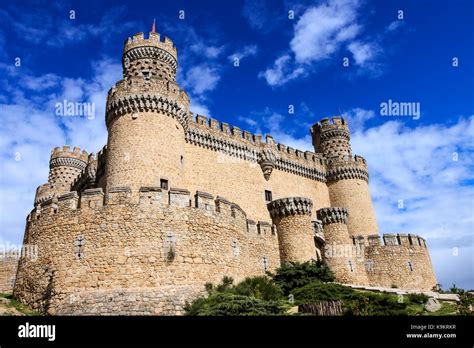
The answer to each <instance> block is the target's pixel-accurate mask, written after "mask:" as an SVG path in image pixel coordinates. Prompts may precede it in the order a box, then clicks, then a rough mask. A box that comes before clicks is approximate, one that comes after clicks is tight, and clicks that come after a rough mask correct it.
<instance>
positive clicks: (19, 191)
mask: <svg viewBox="0 0 474 348" xmlns="http://www.w3.org/2000/svg"><path fill="white" fill-rule="evenodd" d="M71 10H72V11H74V14H75V18H74V19H71V18H70V17H71V13H70V11H71ZM179 11H184V19H180V18H179V14H180V12H179ZM291 11H292V12H291ZM400 11H402V12H400ZM473 12H474V11H473V3H472V2H471V1H468V0H466V1H459V0H457V1H456V0H454V1H428V0H426V1H422V0H418V1H412V0H407V1H403V0H397V1H387V0H385V1H373V2H370V1H360V0H326V1H288V0H282V1H277V0H272V1H257V0H255V1H199V2H198V1H153V2H149V1H133V3H127V2H125V1H95V2H89V1H87V2H86V1H71V2H67V1H64V2H61V4H56V3H53V2H50V1H28V2H24V1H16V2H14V3H12V2H10V1H4V0H1V1H0V117H1V118H2V121H3V122H2V124H1V125H0V144H1V147H0V151H1V152H0V155H1V161H2V166H1V168H2V170H1V182H0V212H1V216H0V218H1V220H0V227H1V228H0V242H1V243H6V242H9V243H12V244H18V243H21V239H22V236H23V229H24V219H25V216H26V214H27V213H28V212H29V211H30V209H31V208H32V201H33V197H34V191H35V189H36V187H37V186H38V185H40V184H42V183H44V182H46V180H47V173H48V159H49V151H50V149H51V148H53V147H55V146H58V145H63V144H66V143H67V144H70V145H72V146H79V147H81V148H84V149H86V150H88V151H98V150H99V149H100V148H101V147H102V146H103V145H104V144H105V142H106V129H105V125H104V106H105V98H106V94H107V91H108V89H109V88H110V87H111V86H112V85H113V84H114V83H115V82H116V81H117V80H119V79H120V78H121V53H122V49H123V42H124V40H125V39H126V38H127V37H128V36H130V35H133V34H134V33H136V32H139V31H144V32H148V31H149V30H150V28H151V23H152V21H153V18H156V27H157V31H158V32H160V33H162V34H163V35H167V36H169V37H170V38H171V39H172V40H173V41H174V43H175V45H176V46H177V48H178V59H179V64H180V68H179V71H178V81H179V83H180V84H181V86H182V87H184V88H185V89H186V91H187V92H188V93H189V95H190V97H191V101H192V104H191V111H193V112H195V113H201V114H205V115H210V116H212V117H214V118H217V119H219V120H220V121H224V122H227V123H229V124H233V125H237V126H239V127H240V128H242V129H246V130H249V131H252V132H255V133H257V132H259V133H264V134H266V133H269V134H272V135H273V136H274V138H275V139H276V140H277V141H279V142H281V143H284V144H286V145H288V146H293V147H296V148H299V149H302V150H311V141H310V137H309V127H310V126H311V124H313V123H314V122H317V121H318V120H320V119H321V118H322V117H326V116H331V115H335V114H343V115H344V116H345V117H346V118H347V119H348V120H349V122H350V125H351V130H352V143H353V150H354V153H356V154H360V155H363V156H364V157H366V159H367V160H368V162H369V169H370V175H371V182H370V188H371V192H372V195H373V198H374V204H375V208H376V213H377V218H378V221H379V225H380V230H381V231H382V232H405V233H417V234H420V235H422V236H425V237H426V238H427V239H428V244H429V245H430V249H431V255H432V259H433V263H434V265H435V269H436V273H437V276H438V280H439V282H440V283H441V284H442V285H443V286H444V287H449V286H451V285H452V284H453V283H456V285H458V286H461V287H465V288H474V276H473V274H474V272H473V263H474V262H473V255H474V243H473V231H474V222H473V215H474V207H473V204H474V203H473V197H474V186H473V183H474V179H473V163H474V156H473V147H474V145H473V139H474V105H473V104H474V71H473V65H472V62H473V61H474V52H473V47H474V40H473V36H474V34H473V31H472V24H473ZM292 13H294V17H293V18H289V17H291V14H292ZM181 14H182V13H181ZM401 17H403V18H401ZM236 57H237V58H239V66H237V67H236V66H234V59H235V58H236ZM17 58H20V65H19V66H18V64H16V65H15V62H18V60H17ZM345 59H346V60H345ZM455 61H456V62H457V64H455V63H454V62H455ZM344 62H346V63H347V62H348V65H347V64H343V63H344ZM64 99H67V100H68V101H78V102H94V103H95V105H96V115H95V116H96V117H95V118H93V119H88V118H78V117H75V118H64V117H58V116H56V115H55V108H54V105H55V103H57V102H61V101H62V100H64ZM388 100H392V101H394V102H410V103H419V104H417V105H419V107H420V117H419V118H418V119H417V118H416V117H411V116H382V115H381V108H380V105H381V103H384V102H387V101H388ZM290 105H292V106H293V107H294V110H295V112H294V113H289V112H288V110H289V106H290ZM400 200H402V201H403V208H399V201H400Z"/></svg>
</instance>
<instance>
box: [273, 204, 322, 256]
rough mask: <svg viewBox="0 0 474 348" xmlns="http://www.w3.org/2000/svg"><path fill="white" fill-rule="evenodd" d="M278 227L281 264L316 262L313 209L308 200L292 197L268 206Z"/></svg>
mask: <svg viewBox="0 0 474 348" xmlns="http://www.w3.org/2000/svg"><path fill="white" fill-rule="evenodd" d="M267 207H268V210H269V212H270V216H271V218H272V220H273V223H274V224H275V225H276V227H277V233H278V242H279V245H280V260H281V262H282V263H283V262H305V261H309V260H316V259H317V256H316V246H315V244H314V237H313V226H312V222H311V209H312V208H313V202H312V201H311V200H310V199H308V198H303V197H291V198H282V199H277V200H274V201H272V202H270V203H268V205H267Z"/></svg>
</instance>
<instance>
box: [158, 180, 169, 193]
mask: <svg viewBox="0 0 474 348" xmlns="http://www.w3.org/2000/svg"><path fill="white" fill-rule="evenodd" d="M160 188H161V189H163V190H167V189H168V180H166V179H160Z"/></svg>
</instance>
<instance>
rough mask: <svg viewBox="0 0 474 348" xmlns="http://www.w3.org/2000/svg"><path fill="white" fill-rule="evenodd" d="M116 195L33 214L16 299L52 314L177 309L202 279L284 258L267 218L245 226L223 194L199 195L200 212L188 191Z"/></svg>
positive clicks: (90, 195)
mask: <svg viewBox="0 0 474 348" xmlns="http://www.w3.org/2000/svg"><path fill="white" fill-rule="evenodd" d="M110 192H111V193H109V194H108V196H107V197H105V199H104V196H103V194H102V193H101V192H100V190H96V191H92V192H91V191H89V192H87V193H86V194H84V193H83V194H82V195H81V197H80V198H79V199H78V197H77V195H75V194H69V195H68V196H67V197H66V199H62V198H61V197H60V199H59V202H58V204H57V206H55V207H54V209H52V207H51V206H50V204H53V203H48V204H46V205H43V206H42V207H41V209H40V210H39V211H38V210H34V211H33V212H32V213H31V214H30V216H29V222H28V230H27V235H26V238H25V243H28V244H34V245H37V246H38V258H37V260H36V261H32V260H29V259H28V258H22V259H21V260H20V265H19V272H18V278H17V282H16V286H15V291H14V294H15V297H16V298H18V299H20V300H21V301H23V302H24V303H27V304H28V305H30V306H31V307H33V308H36V309H39V310H40V311H43V312H47V313H50V314H181V313H182V307H183V304H184V302H185V300H190V299H192V298H193V297H195V296H197V295H198V294H202V293H203V291H204V284H205V283H206V282H213V283H218V282H220V280H221V279H222V277H223V276H224V275H227V276H231V277H233V278H234V279H235V280H236V281H239V280H242V279H243V278H244V277H247V276H254V275H263V274H265V271H266V270H274V269H275V268H276V267H278V266H279V264H280V258H279V251H278V238H277V235H276V234H275V233H272V231H271V229H270V228H265V227H264V225H265V224H263V222H260V223H259V224H258V230H249V229H248V228H247V226H248V223H247V218H246V215H245V213H244V212H243V211H242V210H241V209H240V208H239V207H238V206H236V205H235V204H232V203H230V202H228V201H227V200H225V199H218V200H216V201H214V205H212V206H210V205H207V206H206V204H204V203H203V202H200V200H201V199H204V198H200V197H198V206H200V207H202V208H196V207H191V206H189V204H185V205H184V206H183V204H180V203H178V202H186V203H187V202H190V201H191V196H190V194H189V192H187V191H186V190H176V191H172V192H167V191H162V190H160V189H158V188H156V189H150V188H148V189H142V191H141V192H140V193H139V195H140V200H139V203H132V193H131V191H130V190H125V189H123V188H122V189H111V190H110ZM178 198H180V199H178ZM167 202H171V203H172V205H169V204H168V203H167ZM104 203H105V204H104ZM267 226H270V224H269V223H267Z"/></svg>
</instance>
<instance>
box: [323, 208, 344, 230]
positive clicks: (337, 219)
mask: <svg viewBox="0 0 474 348" xmlns="http://www.w3.org/2000/svg"><path fill="white" fill-rule="evenodd" d="M317 216H318V219H319V220H321V221H322V223H323V226H325V225H329V224H336V223H337V224H347V222H348V219H349V213H348V212H347V209H345V208H340V207H330V208H322V209H319V210H318V211H317Z"/></svg>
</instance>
